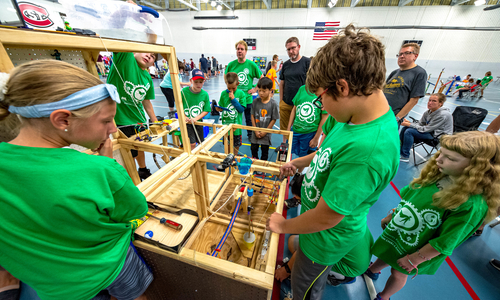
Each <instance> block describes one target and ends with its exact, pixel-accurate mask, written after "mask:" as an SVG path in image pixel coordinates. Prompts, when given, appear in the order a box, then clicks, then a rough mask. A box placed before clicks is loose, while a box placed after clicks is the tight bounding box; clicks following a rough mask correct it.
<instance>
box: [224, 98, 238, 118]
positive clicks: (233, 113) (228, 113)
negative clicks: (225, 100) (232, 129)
mask: <svg viewBox="0 0 500 300" xmlns="http://www.w3.org/2000/svg"><path fill="white" fill-rule="evenodd" d="M235 99H236V98H235ZM227 109H229V110H230V111H225V110H223V111H222V117H223V118H228V119H231V120H234V119H236V116H237V115H238V114H237V111H236V108H234V106H233V105H232V104H229V105H228V106H227Z"/></svg>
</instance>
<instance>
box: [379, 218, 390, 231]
mask: <svg viewBox="0 0 500 300" xmlns="http://www.w3.org/2000/svg"><path fill="white" fill-rule="evenodd" d="M391 220H392V216H391V215H388V216H387V217H385V218H383V219H382V221H380V225H381V226H382V229H385V228H386V227H387V224H389V222H391Z"/></svg>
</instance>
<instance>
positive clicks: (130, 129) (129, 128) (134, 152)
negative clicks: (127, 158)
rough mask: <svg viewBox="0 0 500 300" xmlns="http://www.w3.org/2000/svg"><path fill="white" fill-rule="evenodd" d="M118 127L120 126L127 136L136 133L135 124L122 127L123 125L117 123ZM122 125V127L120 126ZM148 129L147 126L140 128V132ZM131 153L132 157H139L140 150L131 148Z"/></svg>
mask: <svg viewBox="0 0 500 300" xmlns="http://www.w3.org/2000/svg"><path fill="white" fill-rule="evenodd" d="M116 126H117V127H119V129H120V130H121V131H122V132H123V134H125V135H126V136H127V137H131V136H133V135H135V129H134V125H130V126H125V127H121V126H123V125H116ZM120 127H121V128H120ZM144 130H146V128H142V129H140V130H139V132H142V131H144ZM130 153H131V154H132V157H137V155H139V152H137V150H134V149H131V150H130Z"/></svg>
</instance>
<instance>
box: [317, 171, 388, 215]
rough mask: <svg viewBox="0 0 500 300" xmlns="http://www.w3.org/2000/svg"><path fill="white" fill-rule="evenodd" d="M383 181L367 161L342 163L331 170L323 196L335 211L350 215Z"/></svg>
mask: <svg viewBox="0 0 500 300" xmlns="http://www.w3.org/2000/svg"><path fill="white" fill-rule="evenodd" d="M381 182H382V180H381V178H380V176H379V174H378V173H377V172H375V170H373V168H371V167H370V166H369V165H367V164H365V163H340V164H338V165H336V166H334V167H333V168H332V169H331V170H330V174H329V175H328V180H327V182H326V184H325V188H324V190H323V192H322V193H321V196H322V197H323V199H324V200H325V202H326V204H327V205H328V206H329V207H330V208H331V209H332V210H334V211H335V212H337V213H339V214H341V215H350V214H351V212H352V211H353V210H355V209H356V207H358V206H359V205H360V204H361V203H363V202H365V201H366V199H367V198H369V196H371V195H372V194H373V193H374V192H375V191H376V190H377V189H378V188H379V187H380V184H381Z"/></svg>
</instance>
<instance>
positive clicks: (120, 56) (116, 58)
mask: <svg viewBox="0 0 500 300" xmlns="http://www.w3.org/2000/svg"><path fill="white" fill-rule="evenodd" d="M130 55H132V56H134V54H133V53H130V52H113V63H114V64H115V65H116V66H119V65H121V64H122V63H123V62H124V61H126V60H127V59H128V58H129V56H130Z"/></svg>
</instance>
